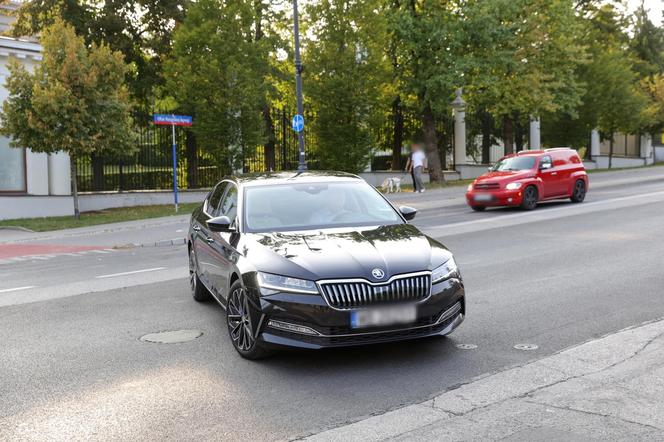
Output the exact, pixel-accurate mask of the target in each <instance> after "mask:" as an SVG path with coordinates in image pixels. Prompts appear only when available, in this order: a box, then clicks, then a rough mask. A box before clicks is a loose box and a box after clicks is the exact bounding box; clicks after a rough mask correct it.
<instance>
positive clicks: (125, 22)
mask: <svg viewBox="0 0 664 442" xmlns="http://www.w3.org/2000/svg"><path fill="white" fill-rule="evenodd" d="M189 3H190V1H189V0H132V1H128V0H105V1H103V2H96V1H81V0H31V1H26V2H24V3H23V5H22V6H21V7H20V8H19V10H18V13H17V20H16V23H15V24H14V25H13V27H12V34H13V35H14V36H17V37H18V36H24V35H31V36H32V35H38V34H39V33H41V32H42V31H43V30H44V29H45V28H47V27H49V26H51V25H52V24H53V23H54V22H55V21H56V20H62V21H64V22H65V23H67V24H69V25H71V26H73V27H74V29H75V30H76V34H77V35H79V36H82V37H83V38H84V39H85V41H86V43H87V44H88V45H90V44H91V43H97V44H102V43H104V44H106V45H108V46H109V47H110V48H111V49H112V50H113V51H120V52H121V53H122V54H123V55H124V58H125V61H126V62H127V63H130V64H132V65H134V70H132V71H128V73H127V74H128V75H127V84H128V86H129V90H130V92H131V95H132V97H133V98H134V99H136V100H137V101H138V102H139V103H140V104H142V105H144V106H145V105H147V104H148V103H149V102H150V99H151V97H152V94H153V90H154V88H155V87H158V86H160V85H162V84H163V75H162V64H163V62H164V60H165V59H166V58H168V57H169V56H170V51H171V43H172V33H173V30H174V29H175V27H176V25H177V24H178V23H180V22H181V21H182V20H183V18H184V14H185V11H186V9H187V7H188V5H189Z"/></svg>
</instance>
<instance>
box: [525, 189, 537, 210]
mask: <svg viewBox="0 0 664 442" xmlns="http://www.w3.org/2000/svg"><path fill="white" fill-rule="evenodd" d="M523 199H524V202H525V204H524V207H525V208H526V209H533V208H535V206H536V205H537V189H535V188H534V187H532V186H530V187H528V188H526V191H525V193H524V195H523Z"/></svg>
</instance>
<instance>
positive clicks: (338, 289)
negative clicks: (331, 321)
mask: <svg viewBox="0 0 664 442" xmlns="http://www.w3.org/2000/svg"><path fill="white" fill-rule="evenodd" d="M320 288H321V292H322V294H323V296H324V297H325V300H326V301H327V303H328V304H329V305H330V306H331V307H334V308H338V309H352V308H356V307H364V306H369V305H377V304H389V303H394V302H403V301H420V300H422V299H426V298H427V297H428V296H429V294H430V293H431V275H429V274H419V275H411V276H405V277H400V278H396V279H393V280H392V281H390V282H387V283H384V284H371V283H369V282H362V281H347V282H346V281H338V282H336V281H335V282H323V283H321V284H320Z"/></svg>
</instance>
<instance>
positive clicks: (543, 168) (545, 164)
mask: <svg viewBox="0 0 664 442" xmlns="http://www.w3.org/2000/svg"><path fill="white" fill-rule="evenodd" d="M552 167H553V166H552V165H551V163H544V164H540V167H539V168H540V170H546V169H551V168H552Z"/></svg>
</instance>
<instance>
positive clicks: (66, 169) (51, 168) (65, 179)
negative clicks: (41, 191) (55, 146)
mask: <svg viewBox="0 0 664 442" xmlns="http://www.w3.org/2000/svg"><path fill="white" fill-rule="evenodd" d="M48 192H49V194H51V195H71V166H70V164H69V155H68V154H66V153H64V152H58V153H55V154H51V155H49V156H48Z"/></svg>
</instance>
